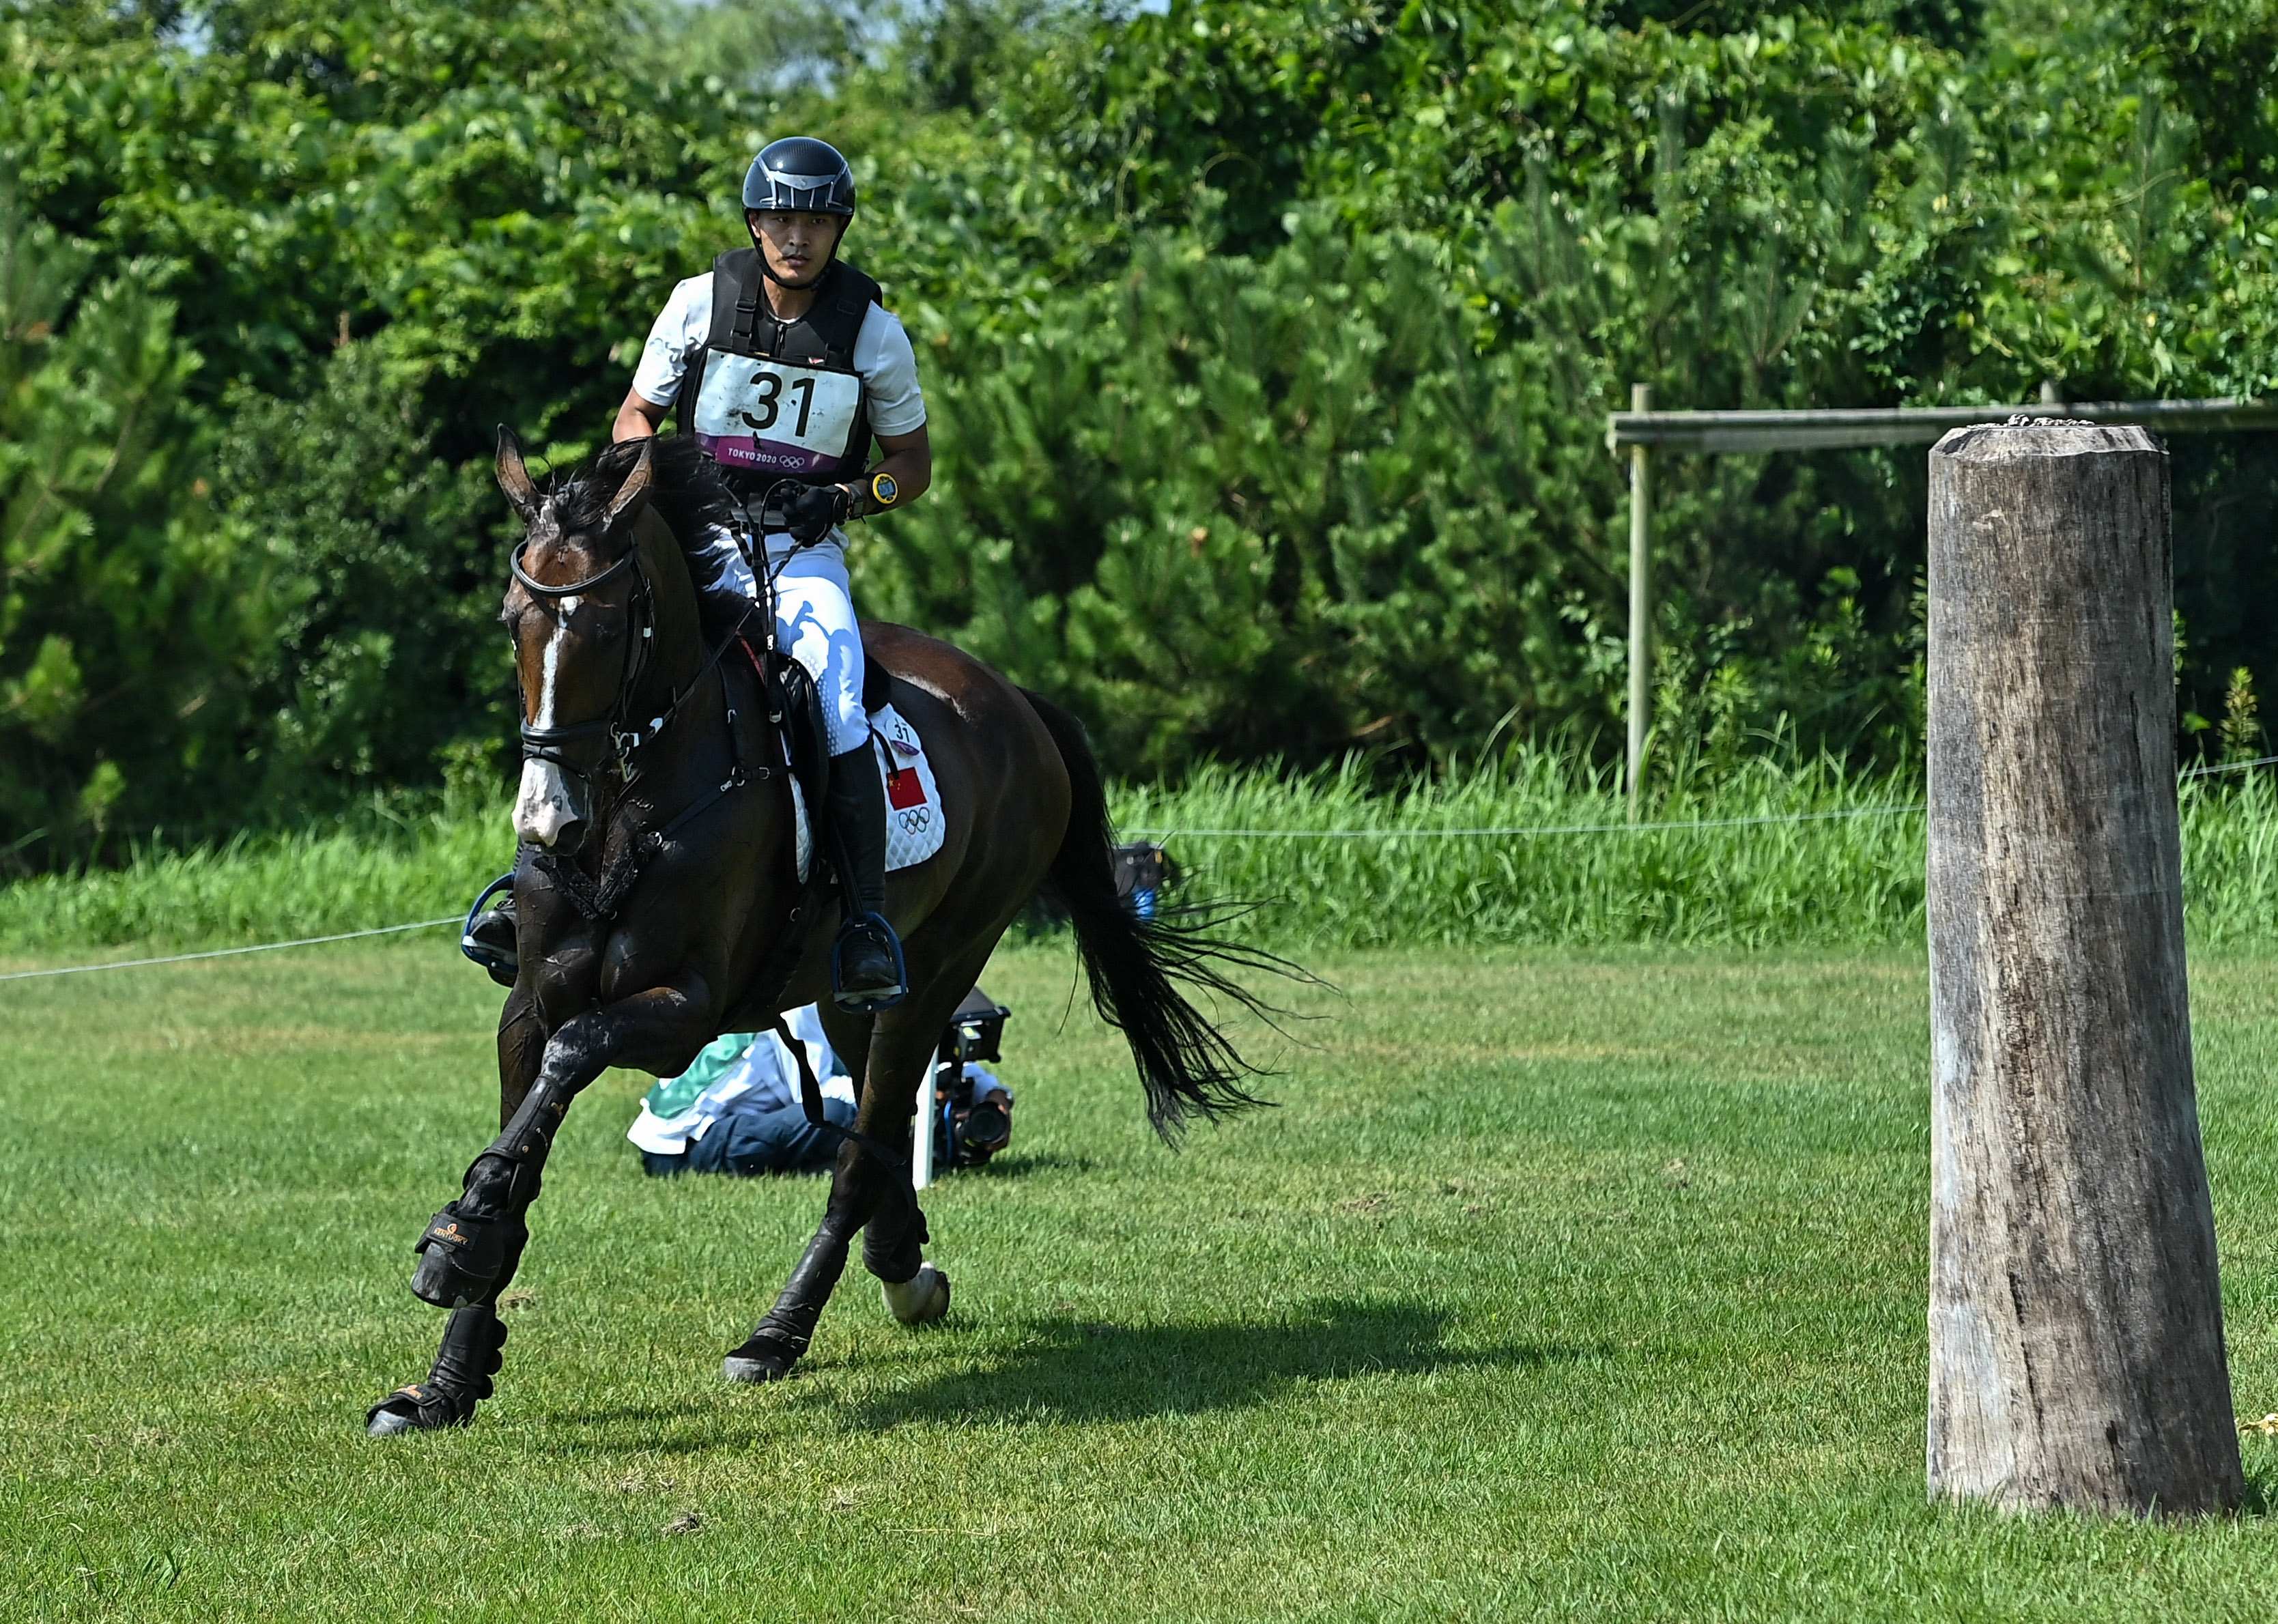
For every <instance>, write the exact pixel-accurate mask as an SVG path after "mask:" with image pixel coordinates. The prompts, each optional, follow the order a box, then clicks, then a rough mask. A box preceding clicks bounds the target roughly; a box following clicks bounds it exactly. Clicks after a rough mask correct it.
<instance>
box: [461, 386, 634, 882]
mask: <svg viewBox="0 0 2278 1624" xmlns="http://www.w3.org/2000/svg"><path fill="white" fill-rule="evenodd" d="M653 470H654V461H653V458H652V456H651V452H650V447H649V442H647V441H646V440H643V441H641V442H639V444H638V448H635V447H634V446H633V445H631V444H626V445H622V446H612V447H611V448H609V449H608V450H607V451H604V452H603V453H602V454H601V456H600V457H599V458H598V459H596V461H595V463H594V467H593V471H592V472H591V473H590V474H588V475H587V476H586V477H585V478H583V479H577V480H573V481H570V482H569V484H567V485H565V486H562V487H561V488H560V489H556V490H549V491H547V492H545V493H540V492H539V489H538V487H537V486H535V485H534V484H532V483H531V478H530V473H529V471H528V470H527V469H525V468H524V466H523V461H522V445H521V442H520V441H518V440H516V439H515V437H514V435H513V433H512V432H511V431H509V430H508V429H506V428H503V427H501V429H500V430H499V448H498V482H499V488H500V489H501V490H502V491H504V492H505V493H506V498H507V500H508V502H512V503H513V504H514V509H515V511H516V513H518V514H520V515H521V516H522V522H523V525H524V532H525V533H524V537H523V539H522V540H521V541H520V542H519V543H517V544H516V547H515V550H514V560H513V571H514V579H513V581H512V582H511V584H510V585H508V587H507V594H506V607H505V609H503V611H501V615H500V619H501V620H502V621H503V622H504V623H505V624H506V626H507V629H508V632H511V633H512V635H513V637H514V652H515V668H516V672H517V674H518V675H519V677H520V678H521V683H522V792H521V793H520V795H519V796H517V797H516V801H515V806H514V829H515V833H516V835H518V836H520V837H521V838H522V839H525V840H535V841H536V842H537V843H538V844H539V845H540V846H546V847H547V848H548V849H549V850H553V851H557V852H564V853H567V852H574V851H576V850H577V847H578V846H579V845H580V844H582V843H583V842H584V840H585V834H586V831H587V830H588V829H589V828H590V827H591V826H592V821H593V785H592V778H593V774H594V773H595V772H596V771H597V770H600V767H601V765H602V763H603V762H605V761H607V760H608V759H609V758H610V756H611V755H612V754H613V748H614V741H613V739H612V733H613V732H614V730H615V728H616V727H617V726H619V725H621V724H623V719H624V717H623V711H624V707H625V705H626V704H627V703H628V702H629V701H630V699H631V693H632V687H633V684H634V682H635V681H636V680H637V678H638V676H639V674H640V669H641V666H642V664H643V663H644V662H645V661H646V658H647V654H648V649H647V643H648V641H649V640H650V638H651V637H652V636H653V634H654V629H655V628H654V620H653V617H652V616H651V614H650V612H649V607H648V587H647V583H646V580H645V579H644V578H643V576H642V574H641V571H640V565H639V563H638V552H639V548H638V543H637V541H636V540H635V538H634V534H633V527H634V522H635V521H636V520H637V519H638V517H640V513H641V509H642V508H643V506H644V505H645V504H646V502H647V501H648V496H649V481H650V478H651V475H652V472H653Z"/></svg>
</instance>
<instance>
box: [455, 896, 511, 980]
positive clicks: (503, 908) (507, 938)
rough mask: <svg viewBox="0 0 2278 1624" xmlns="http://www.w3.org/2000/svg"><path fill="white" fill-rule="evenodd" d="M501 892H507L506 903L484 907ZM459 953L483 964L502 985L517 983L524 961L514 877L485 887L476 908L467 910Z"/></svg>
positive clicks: (476, 900)
mask: <svg viewBox="0 0 2278 1624" xmlns="http://www.w3.org/2000/svg"><path fill="white" fill-rule="evenodd" d="M501 891H503V892H506V893H507V894H506V900H505V901H504V902H501V904H499V906H498V907H496V908H484V906H483V904H484V903H485V902H487V901H489V900H491V899H492V898H493V897H494V896H496V895H498V893H499V892H501ZM459 951H460V952H461V953H462V954H466V955H467V957H468V958H470V959H471V960H472V961H474V962H476V963H477V964H479V965H481V966H482V967H483V969H484V970H485V972H487V973H488V975H489V976H490V978H491V979H492V980H493V981H495V982H497V983H498V984H499V985H501V986H502V987H510V986H512V985H513V984H514V982H515V977H516V975H517V974H518V973H519V970H520V961H519V960H518V959H517V957H516V953H515V920H514V876H513V875H511V874H501V875H500V876H499V877H497V878H496V879H494V880H493V881H492V882H491V883H490V884H489V885H485V886H484V887H483V891H482V894H481V895H480V896H478V897H477V898H476V899H475V905H474V906H473V907H472V908H469V909H468V910H467V923H466V924H465V925H464V926H463V927H462V929H461V931H460V932H459Z"/></svg>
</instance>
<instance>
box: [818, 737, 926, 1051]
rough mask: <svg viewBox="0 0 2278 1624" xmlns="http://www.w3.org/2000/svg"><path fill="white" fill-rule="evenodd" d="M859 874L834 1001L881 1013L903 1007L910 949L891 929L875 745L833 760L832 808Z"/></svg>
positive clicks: (840, 946)
mask: <svg viewBox="0 0 2278 1624" xmlns="http://www.w3.org/2000/svg"><path fill="white" fill-rule="evenodd" d="M827 811H828V816H829V823H830V826H831V828H832V830H833V831H835V833H836V834H837V839H838V840H839V842H840V843H841V845H842V846H844V847H845V853H846V860H847V862H846V866H847V867H848V868H850V869H852V870H853V872H852V876H851V877H852V881H853V886H854V894H853V895H852V897H850V898H846V899H844V908H843V912H844V914H845V921H846V922H845V923H844V924H842V925H841V926H839V928H838V941H837V946H834V947H833V948H832V949H831V954H830V968H831V978H830V986H831V996H832V997H833V998H834V999H835V1000H837V1004H838V1007H840V1008H841V1009H845V1010H848V1011H850V1012H852V1013H853V1014H856V1015H874V1014H875V1013H877V1012H878V1011H879V1010H882V1009H891V1008H892V1007H894V1006H895V1005H896V1004H898V1003H900V1002H901V1001H902V995H903V993H904V992H906V991H908V989H907V988H906V987H905V986H904V985H903V984H902V983H903V975H904V971H903V968H902V945H901V942H900V940H899V939H898V938H896V936H895V935H894V927H893V926H892V925H891V924H889V923H886V785H885V783H884V781H883V779H882V778H880V777H879V776H878V758H877V756H876V755H875V754H874V753H873V752H872V750H871V748H870V746H869V743H868V740H865V741H864V742H863V743H862V745H861V746H860V747H858V748H856V749H852V750H849V751H847V752H846V754H845V755H834V756H832V757H831V758H830V790H829V807H828V808H827Z"/></svg>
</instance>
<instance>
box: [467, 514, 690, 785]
mask: <svg viewBox="0 0 2278 1624" xmlns="http://www.w3.org/2000/svg"><path fill="white" fill-rule="evenodd" d="M529 550H530V538H529V537H527V536H524V538H523V539H522V540H520V541H518V542H516V544H515V548H514V551H513V552H512V553H511V554H510V555H508V559H507V567H508V569H510V570H512V571H514V578H515V579H516V580H517V581H520V582H521V583H522V588H523V590H524V592H527V593H529V594H531V596H533V597H539V598H552V599H557V600H558V599H562V598H573V597H578V596H581V595H583V594H586V593H590V592H595V591H598V590H599V589H600V588H601V587H603V586H608V584H609V583H610V582H611V581H613V580H615V579H616V578H617V577H618V576H620V575H623V573H624V572H625V571H628V570H631V571H632V576H633V593H632V598H631V601H629V602H628V603H627V604H626V606H625V614H626V625H625V642H626V647H625V655H624V660H625V664H624V670H623V673H622V674H621V675H620V676H619V677H618V678H617V698H616V702H615V704H613V705H611V706H610V707H609V713H608V715H607V716H597V717H595V718H594V719H593V720H592V721H590V722H571V723H569V724H566V725H563V726H560V727H532V726H531V724H530V718H529V714H528V708H527V706H525V707H524V715H523V718H522V759H523V760H524V761H525V762H552V763H554V766H556V767H559V768H560V769H562V771H564V772H566V773H569V774H570V775H572V776H573V777H575V778H583V779H585V781H586V782H587V783H588V784H591V783H592V771H593V769H592V768H591V767H580V766H578V765H577V763H576V762H573V761H571V760H570V759H569V754H568V753H569V749H570V748H571V747H573V746H574V745H575V744H576V743H577V741H578V740H580V739H590V738H592V736H593V735H594V734H596V733H601V732H606V733H607V734H608V739H609V743H610V745H611V746H612V747H614V749H615V755H616V758H617V768H618V770H619V771H620V772H626V771H628V770H629V763H630V762H631V756H632V753H633V752H634V751H635V750H637V749H638V748H640V747H641V745H642V743H643V742H644V741H645V740H646V739H652V738H654V737H655V735H656V732H657V730H658V728H659V727H661V726H662V724H663V723H662V719H661V718H660V719H659V720H658V722H657V723H655V724H653V725H652V726H651V727H650V728H649V730H648V732H646V733H643V732H638V731H633V730H629V729H627V728H626V727H625V726H624V721H625V716H626V713H627V712H628V711H629V710H630V709H631V708H632V702H633V689H634V687H635V686H636V685H638V683H639V681H640V675H641V672H642V670H645V669H646V666H647V664H648V651H649V645H650V644H651V643H653V642H654V640H655V637H656V615H655V600H654V593H653V591H652V589H651V587H650V586H649V579H648V572H647V571H645V570H643V569H642V568H641V567H640V545H639V543H638V542H636V543H634V544H633V546H631V548H627V549H626V551H625V554H624V556H623V557H622V558H620V559H618V560H617V561H616V563H613V564H611V565H610V566H609V567H608V569H606V570H603V571H600V573H599V574H598V575H589V576H587V577H586V578H585V579H584V580H582V581H573V582H571V583H570V584H569V586H547V584H546V583H545V582H544V581H541V580H537V579H534V578H532V577H531V573H530V571H527V570H525V569H524V568H523V567H522V559H523V555H524V554H525V553H527V552H528V551H529ZM674 709H678V707H677V705H676V706H675V707H674ZM667 714H668V715H669V712H668V713H667ZM598 764H599V763H598V762H596V765H598Z"/></svg>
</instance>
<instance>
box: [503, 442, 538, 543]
mask: <svg viewBox="0 0 2278 1624" xmlns="http://www.w3.org/2000/svg"><path fill="white" fill-rule="evenodd" d="M498 482H499V489H501V490H502V491H504V492H505V493H506V499H507V500H508V502H512V503H513V504H514V510H515V511H516V513H519V514H521V515H522V522H523V523H524V524H525V525H527V524H528V523H530V521H531V519H533V518H535V517H538V486H535V485H533V484H531V479H530V470H528V469H527V468H524V466H523V465H522V441H520V440H516V438H515V437H514V431H513V430H512V429H510V428H508V427H507V425H505V424H503V423H501V424H500V425H499V444H498Z"/></svg>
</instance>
